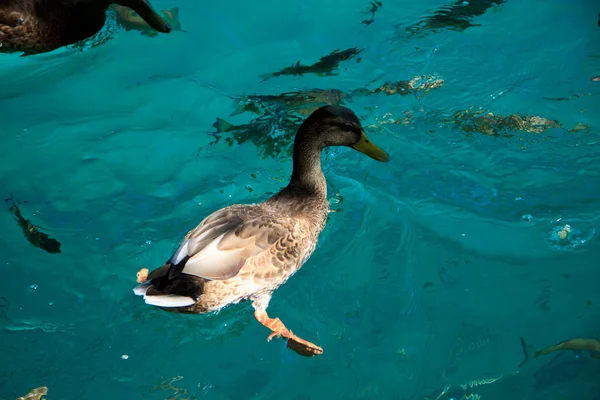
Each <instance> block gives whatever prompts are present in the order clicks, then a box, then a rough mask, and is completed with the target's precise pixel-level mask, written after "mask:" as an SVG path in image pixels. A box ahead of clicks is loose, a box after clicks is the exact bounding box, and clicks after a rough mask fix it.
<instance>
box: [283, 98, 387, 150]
mask: <svg viewBox="0 0 600 400" xmlns="http://www.w3.org/2000/svg"><path fill="white" fill-rule="evenodd" d="M309 144H316V145H317V146H318V147H319V148H320V149H322V148H325V147H329V146H348V147H351V148H353V149H354V150H357V151H360V152H361V153H363V154H366V155H368V156H369V157H371V158H373V159H375V160H377V161H383V162H387V161H388V160H389V156H388V154H387V153H386V152H385V151H383V150H382V149H381V148H379V147H378V146H377V145H375V144H374V143H373V142H372V141H371V139H369V137H368V136H367V134H366V133H365V131H364V129H363V127H362V125H361V123H360V121H359V119H358V117H357V116H356V114H354V112H353V111H352V110H350V109H349V108H347V107H343V106H332V105H329V106H323V107H321V108H318V109H317V110H315V111H314V112H313V113H312V114H311V115H310V116H309V117H308V118H307V119H306V120H305V121H304V123H303V124H302V127H301V128H300V130H299V131H298V135H297V136H296V143H295V146H294V147H295V148H296V147H299V148H302V147H305V146H307V145H309Z"/></svg>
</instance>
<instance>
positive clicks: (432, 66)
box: [0, 0, 600, 400]
mask: <svg viewBox="0 0 600 400" xmlns="http://www.w3.org/2000/svg"><path fill="white" fill-rule="evenodd" d="M444 4H445V3H443V2H442V1H433V0H426V1H418V2H417V1H412V2H403V3H402V4H401V5H395V4H393V3H392V2H386V1H385V0H383V6H382V7H381V9H379V10H378V11H377V13H376V15H375V22H374V23H372V24H371V25H369V26H365V25H364V24H361V21H362V20H364V19H366V18H368V17H369V15H368V14H365V13H363V12H364V11H365V10H366V9H368V8H369V2H367V1H363V0H360V1H359V0H346V1H339V0H336V1H333V0H332V1H329V2H326V3H323V2H318V1H314V0H310V1H294V2H258V3H249V2H243V1H239V0H234V1H229V2H217V3H202V2H192V1H189V0H180V2H179V3H178V2H177V1H176V0H172V1H158V0H154V1H153V5H154V6H155V7H156V8H157V9H163V8H164V9H168V8H171V7H174V6H179V7H180V15H181V23H182V26H183V28H184V29H185V30H186V31H187V32H172V33H171V34H169V35H160V36H158V37H154V38H148V37H145V36H141V35H139V34H138V33H137V32H123V31H119V30H115V28H114V27H111V26H110V24H109V26H108V27H107V33H105V34H108V35H113V36H114V37H113V38H112V39H111V40H109V41H107V42H106V43H104V44H103V45H101V46H97V47H93V48H90V49H87V50H85V51H83V52H80V51H79V50H78V49H61V50H58V51H56V52H54V53H51V54H45V55H39V56H35V57H26V58H19V57H18V56H17V55H0V70H1V71H2V72H1V73H2V79H0V112H1V115H2V138H1V139H0V147H1V148H2V154H3V159H2V162H0V180H1V185H0V187H1V188H2V191H3V193H2V195H3V196H4V197H9V196H10V194H11V193H12V194H14V197H15V199H17V200H22V201H28V203H26V204H21V205H20V206H19V207H20V209H21V211H22V213H23V215H24V216H25V217H26V218H30V219H31V220H32V222H33V223H34V224H36V225H39V226H41V227H43V228H45V229H46V232H47V233H48V234H49V235H50V236H51V237H53V238H56V239H58V240H59V241H60V242H61V243H62V247H61V249H62V252H61V253H60V254H48V253H46V252H44V251H42V250H40V249H38V248H35V247H33V246H31V244H29V243H28V242H27V240H26V239H25V238H24V237H23V233H22V231H21V229H20V228H19V226H17V224H16V223H15V221H14V220H13V218H12V217H11V215H10V213H9V212H8V205H7V206H6V212H4V213H1V214H0V230H1V232H2V235H0V252H1V254H2V255H3V260H2V263H1V264H0V271H1V272H2V273H3V276H4V279H2V280H1V281H0V328H1V329H0V343H1V344H0V346H1V347H0V354H1V355H2V363H1V366H0V398H6V399H14V398H16V397H18V396H22V395H24V394H25V393H27V392H28V391H29V390H31V389H33V388H35V387H38V386H47V387H48V388H49V393H48V399H106V398H114V399H142V398H143V399H165V398H177V399H185V398H198V399H199V398H207V399H250V398H252V399H279V398H286V399H288V398H289V399H298V400H299V399H314V398H336V399H337V398H343V399H427V398H428V399H437V398H439V399H440V400H442V399H443V400H448V399H450V398H455V399H460V398H461V396H463V397H464V396H467V395H468V394H470V393H477V394H478V395H480V396H481V398H483V399H542V398H544V399H553V400H554V399H575V398H577V399H597V398H600V381H599V380H598V379H597V376H598V374H599V373H600V362H599V361H598V360H595V359H592V358H591V357H590V355H589V353H585V352H580V353H577V352H556V353H552V354H550V355H547V356H544V357H539V358H537V359H535V360H532V361H530V362H528V363H526V364H525V365H524V366H523V367H521V368H518V365H519V363H520V362H521V361H522V360H523V351H522V348H521V344H520V339H519V338H520V337H524V338H525V339H526V341H527V342H528V343H529V344H531V345H532V346H535V347H536V348H538V349H539V348H543V347H545V346H549V345H552V344H555V343H557V342H560V341H562V340H566V339H570V338H575V337H583V338H596V339H600V326H599V325H598V320H599V316H600V294H599V292H598V282H599V279H598V273H597V271H596V269H597V266H598V261H597V260H598V257H599V256H600V244H599V242H598V237H597V236H596V235H595V229H597V228H598V224H599V220H598V219H599V218H600V211H599V209H600V200H599V199H600V182H599V179H600V178H599V176H600V167H599V166H598V162H597V160H598V157H599V155H600V150H599V149H600V147H599V144H600V139H599V137H600V131H599V129H600V128H599V127H600V101H599V100H598V95H599V94H600V83H599V82H592V81H591V78H592V77H594V76H598V75H600V48H599V47H598V43H600V29H599V27H598V25H597V19H598V15H597V14H598V12H599V11H600V9H598V6H597V4H594V3H593V2H592V1H582V2H577V6H574V5H573V4H570V3H568V2H565V1H558V0H551V1H547V2H544V3H543V5H542V4H541V3H540V2H534V1H532V0H527V1H521V2H518V1H512V0H509V1H508V2H506V3H505V4H502V5H501V6H496V7H493V8H491V9H490V10H488V11H487V12H486V13H485V14H483V15H481V16H478V17H476V18H475V19H474V20H473V22H474V23H477V24H480V25H481V26H476V27H471V28H469V29H467V30H465V31H463V32H457V31H452V30H439V31H436V32H432V31H425V32H424V34H421V35H412V36H411V35H410V33H409V32H408V31H407V30H406V27H408V26H411V25H413V24H415V23H417V22H418V21H419V20H420V19H421V18H422V17H424V16H426V15H430V14H431V13H432V12H433V11H434V10H435V9H437V8H439V7H440V6H442V5H444ZM355 46H356V47H358V48H361V49H364V50H363V51H362V52H361V53H360V62H356V59H352V60H348V61H345V62H343V63H341V64H340V68H339V75H337V76H317V75H314V74H313V75H310V74H309V75H304V76H302V77H286V76H284V77H277V78H273V79H270V80H267V81H265V82H262V83H261V78H260V76H261V75H263V74H265V73H269V72H274V71H278V70H280V69H282V68H283V67H286V66H289V65H291V64H293V63H296V62H297V61H298V60H302V62H303V63H306V64H310V63H313V62H315V61H317V60H318V59H319V57H321V56H324V55H327V54H329V53H330V52H331V51H332V50H334V49H347V48H351V47H355ZM417 75H437V76H439V77H441V78H443V79H444V85H443V86H442V87H441V88H437V89H433V90H431V91H430V92H429V93H427V94H426V95H424V96H413V95H409V96H385V95H383V94H379V95H372V96H368V97H356V98H353V99H352V101H350V102H347V103H346V104H347V105H348V106H349V107H350V108H352V109H353V110H354V111H355V112H356V113H357V114H358V115H359V116H360V117H361V118H362V120H363V124H364V125H365V126H370V125H373V124H376V123H377V120H380V119H381V118H382V117H383V116H384V114H386V113H392V114H393V115H394V116H395V117H396V118H398V117H400V116H402V115H404V114H403V113H404V112H411V113H412V119H411V120H410V123H408V124H407V125H393V124H388V125H381V126H380V127H379V128H377V127H372V128H368V129H367V131H368V133H369V136H370V137H371V138H372V139H373V141H375V142H376V143H378V144H379V145H380V146H381V147H383V148H384V149H386V150H387V151H388V153H389V154H390V156H391V160H390V162H389V163H387V164H381V163H376V162H374V161H372V160H370V159H368V158H367V157H364V156H362V155H361V154H359V153H357V152H353V151H351V150H349V149H340V148H336V149H334V150H333V151H330V152H328V154H326V155H324V156H323V165H324V170H325V175H326V177H327V180H328V185H329V196H330V197H331V199H332V203H333V208H334V209H336V211H339V212H336V213H333V214H331V217H330V219H329V222H328V225H327V227H326V229H325V230H324V232H323V234H322V235H321V237H320V242H319V245H318V247H317V250H316V252H315V253H314V255H313V256H312V257H311V258H310V260H309V261H308V262H307V264H306V265H305V266H304V268H303V269H302V270H301V271H300V272H298V273H297V274H296V275H295V276H294V277H293V278H292V279H290V280H289V281H288V282H287V283H286V284H285V285H284V286H282V287H280V288H279V290H277V291H276V292H275V295H274V297H273V300H272V302H271V305H270V307H269V311H270V313H271V314H272V315H274V316H279V317H281V318H282V320H284V322H285V323H286V324H287V325H288V326H289V327H290V328H291V329H292V330H293V331H294V332H295V333H297V334H299V335H300V336H303V337H305V338H306V339H308V340H313V341H314V342H315V343H317V344H318V345H320V346H322V347H323V348H324V350H325V352H324V354H323V355H321V356H318V357H315V358H310V359H307V358H301V357H299V356H297V355H296V354H294V353H291V352H290V351H288V350H286V348H285V342H284V341H282V340H278V341H274V342H270V343H268V342H267V341H266V338H267V336H268V331H267V330H266V329H265V328H264V327H262V326H260V325H259V324H258V323H257V322H256V321H255V320H254V318H253V316H252V308H251V307H250V305H249V304H240V305H236V306H230V307H229V308H227V309H225V310H223V311H222V312H221V313H219V314H217V315H209V316H195V315H191V316H190V315H177V314H171V313H166V312H163V311H160V310H158V309H154V308H152V307H150V306H147V305H145V304H144V303H143V301H141V300H140V298H138V297H136V296H134V294H133V293H132V291H131V289H132V288H133V287H134V286H135V285H136V283H135V273H136V272H137V271H138V270H139V269H140V268H142V267H147V268H150V269H153V268H155V267H157V266H159V265H161V264H162V263H163V262H164V261H165V260H166V259H167V258H168V257H169V256H170V255H171V253H172V252H173V251H174V250H175V249H176V247H177V245H178V243H179V241H180V240H181V238H182V237H183V235H184V234H185V233H186V232H187V231H188V230H189V229H191V228H193V227H194V226H196V224H197V223H198V222H199V221H200V220H201V219H202V218H204V217H205V216H207V215H208V214H209V213H210V212H212V211H214V210H216V209H218V208H221V207H224V206H226V205H228V204H232V203H253V202H259V201H262V200H264V199H265V198H267V197H268V196H269V193H271V192H274V191H276V190H278V189H279V188H281V187H282V186H283V185H284V182H282V180H285V179H287V178H288V177H289V174H290V172H291V160H290V159H289V157H281V158H273V157H266V158H263V157H261V156H260V148H258V147H256V146H255V145H254V144H252V143H251V142H246V143H243V144H240V145H237V144H234V145H232V146H228V145H227V144H225V142H223V141H220V142H219V143H217V144H212V145H211V143H213V142H214V128H213V127H212V125H213V123H214V122H215V120H216V118H218V117H220V118H225V119H227V120H228V121H230V122H231V123H235V124H243V123H248V122H249V121H250V120H251V118H252V116H251V115H250V114H241V115H238V116H234V117H229V114H231V113H232V111H234V108H235V107H234V104H233V101H232V99H231V98H230V97H228V95H229V96H235V95H240V96H242V95H246V94H277V93H281V92H289V91H292V90H295V89H307V88H322V89H338V90H341V91H344V92H349V91H351V90H353V89H356V88H359V87H366V86H368V87H369V88H375V87H377V86H379V85H381V84H382V83H384V82H386V81H397V80H409V79H411V78H412V77H413V76H417ZM557 99H562V100H557ZM469 107H474V108H479V107H483V109H485V110H486V111H489V112H492V113H494V114H495V115H510V114H515V113H519V114H521V115H529V116H540V117H544V118H548V119H554V120H558V121H560V123H561V124H562V128H553V129H548V130H546V131H544V132H542V133H534V132H523V131H519V132H514V133H513V136H508V135H503V136H489V135H485V134H481V133H465V132H464V131H463V130H460V129H458V128H457V127H456V126H454V125H452V124H449V123H444V117H448V116H451V115H452V114H453V113H455V112H456V111H460V110H465V109H468V108H469ZM578 124H580V125H579V126H580V127H584V128H582V129H578V130H575V131H573V130H572V128H573V127H575V126H577V125H578ZM569 130H571V132H569ZM561 218H562V219H561ZM557 219H561V220H560V221H558V222H557ZM565 223H568V224H570V225H571V227H572V229H573V233H574V235H573V236H571V237H570V238H571V239H570V241H568V242H567V243H566V244H564V245H560V246H559V245H556V240H554V241H553V240H552V238H553V231H554V232H555V231H556V230H557V228H558V229H560V227H561V226H564V224H565ZM554 239H556V236H554ZM125 355H126V356H127V357H123V356H125ZM492 380H495V382H493V383H487V384H486V383H485V382H490V381H492ZM474 381H479V383H480V385H478V386H475V387H474V388H472V389H469V390H463V389H462V387H461V386H460V385H463V386H464V385H465V384H467V387H469V386H468V382H471V383H473V382H474ZM448 386H449V389H448V392H447V393H445V394H442V391H443V390H444V388H446V387H448ZM471 386H473V385H471ZM174 388H178V389H174ZM440 394H441V396H440ZM169 396H171V397H169ZM438 396H439V397H438ZM464 398H466V397H464ZM471 398H476V397H471Z"/></svg>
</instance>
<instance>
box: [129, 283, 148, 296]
mask: <svg viewBox="0 0 600 400" xmlns="http://www.w3.org/2000/svg"><path fill="white" fill-rule="evenodd" d="M149 287H150V282H144V283H142V284H141V285H138V286H136V287H134V288H133V293H135V295H136V296H144V295H145V294H146V292H147V291H148V288H149Z"/></svg>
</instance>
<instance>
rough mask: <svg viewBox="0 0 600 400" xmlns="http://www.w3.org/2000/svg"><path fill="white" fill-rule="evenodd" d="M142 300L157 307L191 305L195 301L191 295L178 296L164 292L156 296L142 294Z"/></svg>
mask: <svg viewBox="0 0 600 400" xmlns="http://www.w3.org/2000/svg"><path fill="white" fill-rule="evenodd" d="M144 300H146V304H150V305H153V306H158V307H186V306H191V305H192V304H194V303H195V302H196V301H195V300H194V299H192V298H191V297H187V296H179V295H176V294H164V295H158V296H146V295H144Z"/></svg>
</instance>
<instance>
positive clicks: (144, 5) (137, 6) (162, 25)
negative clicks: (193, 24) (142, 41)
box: [108, 0, 171, 33]
mask: <svg viewBox="0 0 600 400" xmlns="http://www.w3.org/2000/svg"><path fill="white" fill-rule="evenodd" d="M108 2H109V3H115V4H118V5H121V6H124V7H128V8H131V9H132V10H133V11H135V12H136V13H138V14H139V16H140V17H142V18H143V19H144V21H146V23H147V24H148V25H150V27H152V29H154V30H155V31H157V32H161V33H169V32H171V27H170V26H169V24H168V23H167V22H166V21H165V20H164V19H162V17H161V16H160V15H159V14H158V13H157V12H156V11H154V9H152V6H151V5H150V3H149V2H148V0H108Z"/></svg>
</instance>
